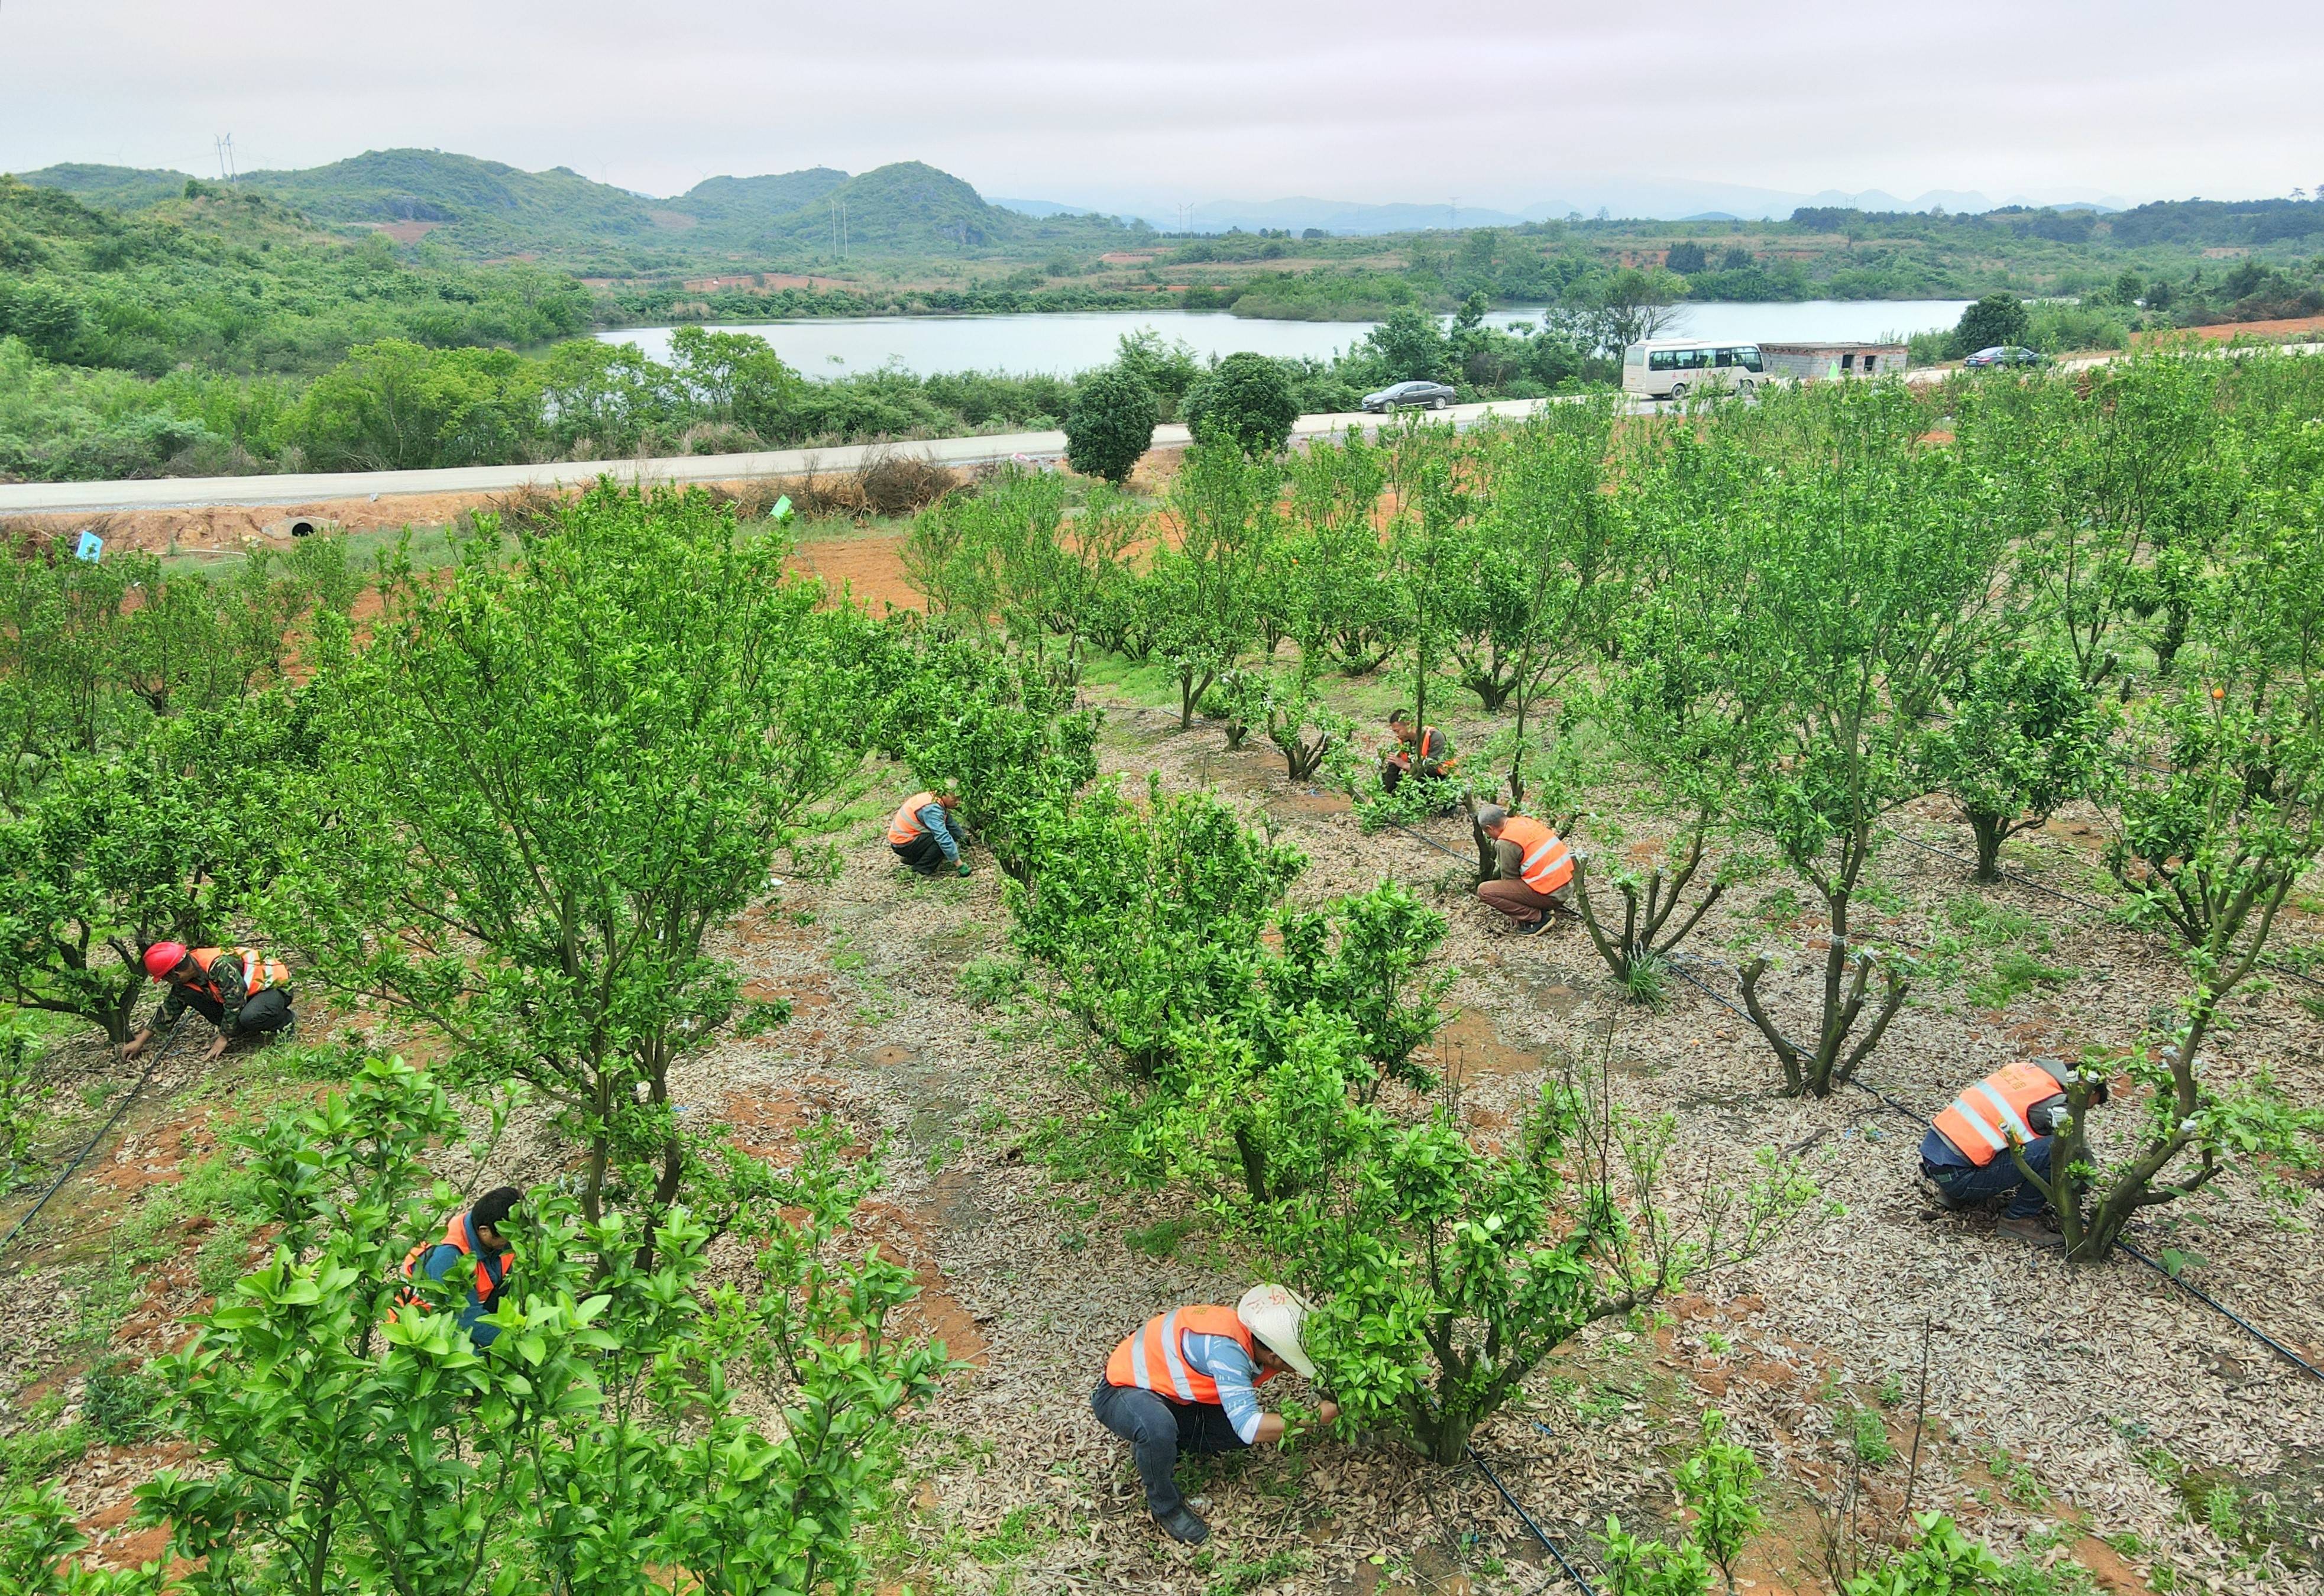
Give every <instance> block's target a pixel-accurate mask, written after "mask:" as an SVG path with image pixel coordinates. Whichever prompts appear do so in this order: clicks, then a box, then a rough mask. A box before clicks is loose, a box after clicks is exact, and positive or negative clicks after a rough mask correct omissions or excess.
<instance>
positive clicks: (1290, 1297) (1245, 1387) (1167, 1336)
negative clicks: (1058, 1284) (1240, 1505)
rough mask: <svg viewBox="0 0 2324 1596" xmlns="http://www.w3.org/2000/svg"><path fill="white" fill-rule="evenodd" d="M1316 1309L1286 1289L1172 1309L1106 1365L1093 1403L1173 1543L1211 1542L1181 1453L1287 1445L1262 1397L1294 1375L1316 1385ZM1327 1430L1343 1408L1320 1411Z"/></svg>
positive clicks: (1277, 1417) (1257, 1289) (1259, 1289)
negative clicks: (1308, 1323)
mask: <svg viewBox="0 0 2324 1596" xmlns="http://www.w3.org/2000/svg"><path fill="white" fill-rule="evenodd" d="M1306 1314H1307V1304H1306V1303H1305V1301H1304V1300H1303V1299H1302V1298H1301V1297H1300V1296H1299V1295H1298V1293H1296V1292H1295V1291H1293V1290H1292V1289H1291V1288H1290V1287H1287V1286H1254V1287H1251V1288H1250V1290H1249V1291H1246V1292H1244V1293H1243V1294H1242V1300H1241V1301H1240V1302H1239V1303H1237V1304H1236V1305H1234V1306H1233V1307H1231V1308H1223V1307H1216V1306H1213V1305H1206V1304H1201V1305H1193V1306H1188V1307H1181V1308H1173V1309H1172V1310H1170V1312H1168V1313H1167V1314H1157V1315H1155V1316H1154V1317H1153V1318H1151V1319H1148V1321H1147V1322H1146V1324H1145V1325H1144V1326H1143V1327H1142V1328H1140V1329H1139V1330H1138V1331H1137V1332H1136V1333H1133V1334H1131V1335H1130V1336H1127V1337H1125V1338H1124V1339H1123V1341H1122V1343H1121V1344H1120V1346H1118V1347H1116V1348H1114V1349H1113V1356H1111V1358H1108V1359H1107V1360H1106V1361H1105V1378H1104V1379H1102V1380H1100V1381H1099V1382H1098V1387H1097V1390H1096V1391H1095V1392H1094V1393H1093V1394H1092V1396H1091V1397H1090V1411H1091V1412H1093V1413H1094V1414H1096V1415H1097V1420H1098V1423H1100V1424H1102V1425H1104V1426H1105V1427H1106V1428H1107V1429H1109V1430H1111V1431H1112V1432H1113V1433H1114V1434H1115V1435H1119V1436H1120V1437H1121V1438H1122V1439H1123V1440H1125V1441H1127V1442H1129V1443H1130V1447H1131V1449H1132V1452H1133V1453H1134V1454H1135V1456H1136V1457H1137V1460H1138V1478H1139V1481H1140V1482H1141V1483H1143V1484H1144V1485H1145V1487H1146V1505H1147V1507H1148V1508H1149V1509H1151V1510H1152V1512H1153V1514H1154V1518H1155V1521H1156V1522H1157V1523H1158V1524H1160V1525H1161V1526H1162V1529H1163V1532H1164V1533H1165V1534H1167V1536H1169V1537H1170V1538H1171V1539H1172V1540H1176V1541H1184V1542H1185V1543H1186V1544H1187V1545H1194V1543H1195V1542H1197V1541H1200V1540H1203V1538H1205V1537H1206V1536H1209V1534H1210V1533H1211V1527H1210V1526H1209V1525H1207V1524H1205V1523H1203V1518H1202V1515H1201V1514H1199V1513H1197V1512H1195V1511H1194V1508H1193V1507H1192V1506H1191V1505H1189V1504H1188V1502H1187V1500H1186V1499H1185V1497H1184V1496H1183V1495H1181V1494H1180V1493H1179V1490H1178V1481H1177V1479H1176V1470H1177V1466H1178V1454H1179V1453H1181V1452H1237V1451H1240V1450H1241V1449H1242V1448H1243V1447H1246V1446H1253V1445H1256V1444H1259V1443H1260V1442H1262V1441H1280V1440H1282V1439H1283V1431H1284V1424H1283V1416H1282V1415H1281V1414H1277V1413H1268V1414H1262V1413H1260V1412H1259V1396H1258V1388H1259V1387H1260V1386H1262V1385H1265V1384H1266V1383H1267V1382H1268V1380H1270V1379H1274V1378H1275V1377H1276V1376H1277V1375H1278V1374H1281V1373H1282V1372H1283V1371H1284V1370H1286V1369H1289V1370H1296V1371H1297V1372H1298V1374H1299V1375H1300V1377H1301V1378H1302V1379H1311V1380H1312V1379H1314V1378H1315V1365H1314V1362H1313V1361H1310V1360H1309V1358H1308V1356H1307V1349H1306V1348H1305V1346H1303V1345H1302V1344H1301V1343H1300V1339H1299V1327H1300V1322H1301V1321H1302V1320H1303V1319H1305V1317H1306ZM1316 1412H1317V1416H1319V1417H1320V1418H1321V1419H1322V1420H1323V1423H1325V1424H1327V1425H1328V1424H1330V1423H1331V1422H1332V1421H1333V1419H1335V1418H1337V1417H1339V1416H1340V1409H1339V1407H1338V1405H1337V1404H1335V1403H1331V1402H1326V1403H1323V1405H1322V1406H1321V1407H1319V1408H1318V1409H1317V1410H1316Z"/></svg>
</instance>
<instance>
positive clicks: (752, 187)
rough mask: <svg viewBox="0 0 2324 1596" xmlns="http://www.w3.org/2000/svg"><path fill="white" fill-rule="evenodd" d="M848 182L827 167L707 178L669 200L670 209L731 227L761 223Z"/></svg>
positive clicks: (703, 220) (832, 168)
mask: <svg viewBox="0 0 2324 1596" xmlns="http://www.w3.org/2000/svg"><path fill="white" fill-rule="evenodd" d="M845 181H847V174H846V173H845V172H844V171H839V170H837V169H836V168H835V167H829V166H811V167H808V168H807V170H806V171H787V172H784V173H782V174H780V175H779V176H774V177H760V178H705V180H702V181H701V182H699V183H696V185H695V186H694V187H693V188H691V189H687V191H686V192H685V193H683V194H681V195H679V196H678V198H675V199H673V200H671V201H670V202H669V208H670V209H672V210H674V211H678V212H679V213H681V214H682V215H685V216H689V217H694V218H696V220H697V221H701V222H707V223H724V224H727V225H729V226H742V227H749V226H765V225H766V224H767V223H769V222H771V221H773V220H774V219H775V218H776V217H787V216H788V215H790V213H791V212H793V211H795V210H797V209H798V208H800V207H801V206H803V205H807V204H810V203H812V202H813V201H815V200H817V199H820V198H823V197H824V196H825V195H826V194H828V193H830V192H831V191H832V190H833V189H836V188H838V187H839V186H840V185H841V184H843V183H844V182H845Z"/></svg>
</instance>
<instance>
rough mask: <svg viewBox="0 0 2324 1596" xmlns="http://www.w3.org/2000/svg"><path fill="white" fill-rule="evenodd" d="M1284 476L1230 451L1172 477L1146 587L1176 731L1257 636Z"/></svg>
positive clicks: (1212, 450) (1205, 450) (1193, 455)
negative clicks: (1173, 684) (1174, 696)
mask: <svg viewBox="0 0 2324 1596" xmlns="http://www.w3.org/2000/svg"><path fill="white" fill-rule="evenodd" d="M1281 483H1282V470H1281V467H1280V466H1279V465H1278V464H1277V462H1276V460H1275V458H1274V457H1273V456H1272V455H1268V454H1265V453H1262V454H1260V455H1259V457H1257V458H1246V457H1244V456H1243V455H1242V454H1241V453H1240V451H1239V450H1238V449H1236V448H1234V447H1230V446H1224V445H1220V446H1213V447H1198V448H1195V449H1194V450H1192V451H1190V452H1189V453H1188V454H1187V456H1186V460H1185V464H1184V465H1183V466H1180V467H1179V468H1178V474H1177V475H1176V476H1174V477H1172V478H1171V481H1170V494H1169V499H1168V502H1167V505H1166V506H1165V509H1164V512H1163V518H1162V519H1163V524H1164V536H1163V546H1162V547H1161V548H1159V549H1156V550H1155V553H1154V559H1153V564H1152V566H1151V567H1150V568H1149V570H1148V575H1147V580H1146V582H1145V584H1144V592H1143V595H1142V596H1143V598H1144V600H1145V604H1146V606H1147V612H1148V615H1149V616H1150V618H1151V619H1150V621H1149V625H1150V627H1151V629H1152V632H1153V636H1154V646H1155V649H1156V650H1157V652H1159V653H1160V654H1161V655H1162V656H1163V657H1164V658H1165V659H1166V660H1168V661H1169V663H1170V670H1171V674H1172V675H1173V676H1175V677H1176V678H1177V681H1178V724H1179V727H1180V729H1182V730H1183V729H1185V728H1186V727H1188V726H1191V725H1193V724H1194V706H1195V705H1196V704H1197V703H1199V702H1201V700H1202V697H1203V694H1204V693H1206V692H1208V691H1209V690H1210V687H1211V684H1212V683H1213V682H1214V681H1216V680H1217V679H1218V678H1219V674H1220V673H1221V672H1222V671H1225V670H1230V669H1233V667H1234V665H1235V663H1236V662H1237V661H1238V660H1240V659H1241V658H1242V657H1243V656H1244V655H1245V654H1246V653H1248V652H1249V651H1250V648H1251V644H1252V641H1253V640H1254V639H1255V638H1256V637H1257V636H1258V634H1259V587H1260V574H1261V572H1262V570H1263V569H1264V567H1265V566H1266V564H1267V561H1268V558H1270V557H1271V553H1272V550H1273V549H1274V548H1275V546H1276V543H1277V537H1278V523H1279V521H1280V517H1279V515H1278V513H1277V509H1276V495H1277V491H1278V490H1279V488H1280V486H1281Z"/></svg>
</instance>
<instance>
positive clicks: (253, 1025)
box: [186, 986, 291, 1036]
mask: <svg viewBox="0 0 2324 1596" xmlns="http://www.w3.org/2000/svg"><path fill="white" fill-rule="evenodd" d="M186 1001H187V1002H188V1003H189V1005H191V1006H192V1008H193V1010H194V1012H195V1013H197V1014H198V1015H200V1016H201V1017H202V1018H203V1019H207V1020H208V1021H209V1022H210V1023H211V1024H212V1025H216V1024H217V1022H218V1021H219V1020H221V1019H225V1018H226V1005H225V1004H223V1003H220V1002H219V1001H217V999H215V998H212V997H211V996H209V995H208V993H206V992H188V993H187V994H186ZM290 1023H291V994H290V993H289V992H284V991H283V990H282V989H281V987H279V986H270V987H267V988H266V989H265V990H264V991H263V992H253V993H251V994H250V995H249V996H248V997H246V998H244V999H243V1001H242V1014H241V1017H240V1018H239V1019H236V1020H235V1028H234V1029H235V1035H236V1036H247V1035H251V1034H254V1033H255V1032H259V1031H271V1030H281V1029H282V1028H283V1027H284V1026H286V1025H288V1024H290Z"/></svg>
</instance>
